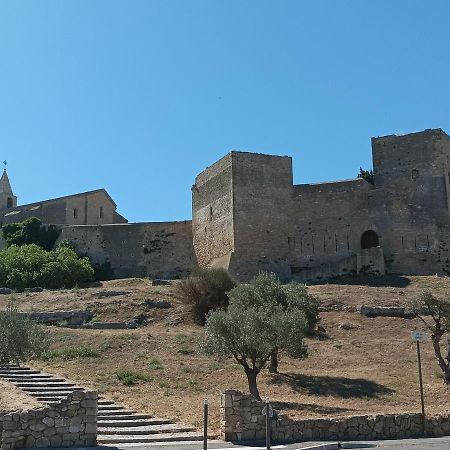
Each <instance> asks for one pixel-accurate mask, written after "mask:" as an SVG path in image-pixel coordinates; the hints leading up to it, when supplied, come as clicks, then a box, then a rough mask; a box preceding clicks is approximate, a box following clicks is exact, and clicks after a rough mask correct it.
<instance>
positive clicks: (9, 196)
mask: <svg viewBox="0 0 450 450" xmlns="http://www.w3.org/2000/svg"><path fill="white" fill-rule="evenodd" d="M16 206H17V197H16V196H15V195H14V194H13V191H12V189H11V184H10V182H9V178H8V173H7V172H6V166H5V168H4V169H3V175H2V177H1V178H0V210H3V209H8V208H15V207H16Z"/></svg>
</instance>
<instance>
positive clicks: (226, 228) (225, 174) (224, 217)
mask: <svg viewBox="0 0 450 450" xmlns="http://www.w3.org/2000/svg"><path fill="white" fill-rule="evenodd" d="M232 172H233V168H232V154H228V155H226V156H225V157H224V158H222V159H221V160H219V161H217V162H216V163H215V164H213V165H212V166H211V167H208V168H207V169H206V170H205V171H203V172H202V173H200V174H199V175H198V176H197V178H196V179H195V184H194V185H193V186H192V218H193V219H192V233H193V245H194V248H195V254H196V257H197V260H198V263H199V265H200V266H202V267H207V266H220V267H228V265H229V261H230V258H231V254H232V252H233V250H234V223H233V217H234V216H233V184H232V183H233V181H232V177H233V174H232Z"/></svg>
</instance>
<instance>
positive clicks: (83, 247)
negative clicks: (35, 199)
mask: <svg viewBox="0 0 450 450" xmlns="http://www.w3.org/2000/svg"><path fill="white" fill-rule="evenodd" d="M59 239H60V240H63V239H67V240H69V241H70V242H72V243H74V244H75V247H76V250H77V251H78V252H79V253H83V254H86V255H89V256H90V257H92V258H93V260H94V261H95V262H97V263H103V262H105V261H109V262H110V263H111V266H112V269H113V270H114V274H115V276H116V277H117V278H127V277H150V278H180V277H184V276H187V275H189V274H190V273H191V272H192V271H193V270H194V268H195V267H196V265H197V262H196V257H195V254H194V248H193V245H192V223H191V221H184V222H158V223H136V224H116V225H99V226H95V225H86V226H67V227H64V228H63V230H62V233H61V235H60V237H59Z"/></svg>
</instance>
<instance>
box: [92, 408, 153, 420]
mask: <svg viewBox="0 0 450 450" xmlns="http://www.w3.org/2000/svg"><path fill="white" fill-rule="evenodd" d="M146 419H153V416H150V415H148V414H136V413H135V412H133V411H131V412H130V411H124V414H109V415H104V414H99V415H98V416H97V420H98V421H99V422H113V421H115V420H117V421H123V420H146Z"/></svg>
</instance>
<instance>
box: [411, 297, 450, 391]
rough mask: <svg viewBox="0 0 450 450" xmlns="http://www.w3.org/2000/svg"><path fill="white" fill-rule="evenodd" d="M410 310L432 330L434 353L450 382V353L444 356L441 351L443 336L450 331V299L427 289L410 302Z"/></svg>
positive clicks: (445, 379) (446, 380)
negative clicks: (438, 296) (436, 295)
mask: <svg viewBox="0 0 450 450" xmlns="http://www.w3.org/2000/svg"><path fill="white" fill-rule="evenodd" d="M409 310H410V311H411V312H412V313H413V314H414V315H415V316H416V317H417V318H418V319H420V320H421V321H422V322H423V323H424V324H425V326H426V327H427V329H428V330H429V331H430V338H431V342H432V344H433V349H434V354H435V356H436V359H437V360H438V364H439V367H440V369H441V371H442V374H443V376H444V383H445V384H447V385H448V384H450V354H448V355H447V357H446V358H444V357H443V356H442V352H441V340H442V337H443V336H444V335H445V334H446V333H450V299H449V298H446V299H440V298H437V297H435V296H434V295H433V294H432V293H431V292H428V291H425V292H422V293H421V294H420V296H419V298H417V299H416V300H413V301H412V302H410V303H409Z"/></svg>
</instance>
